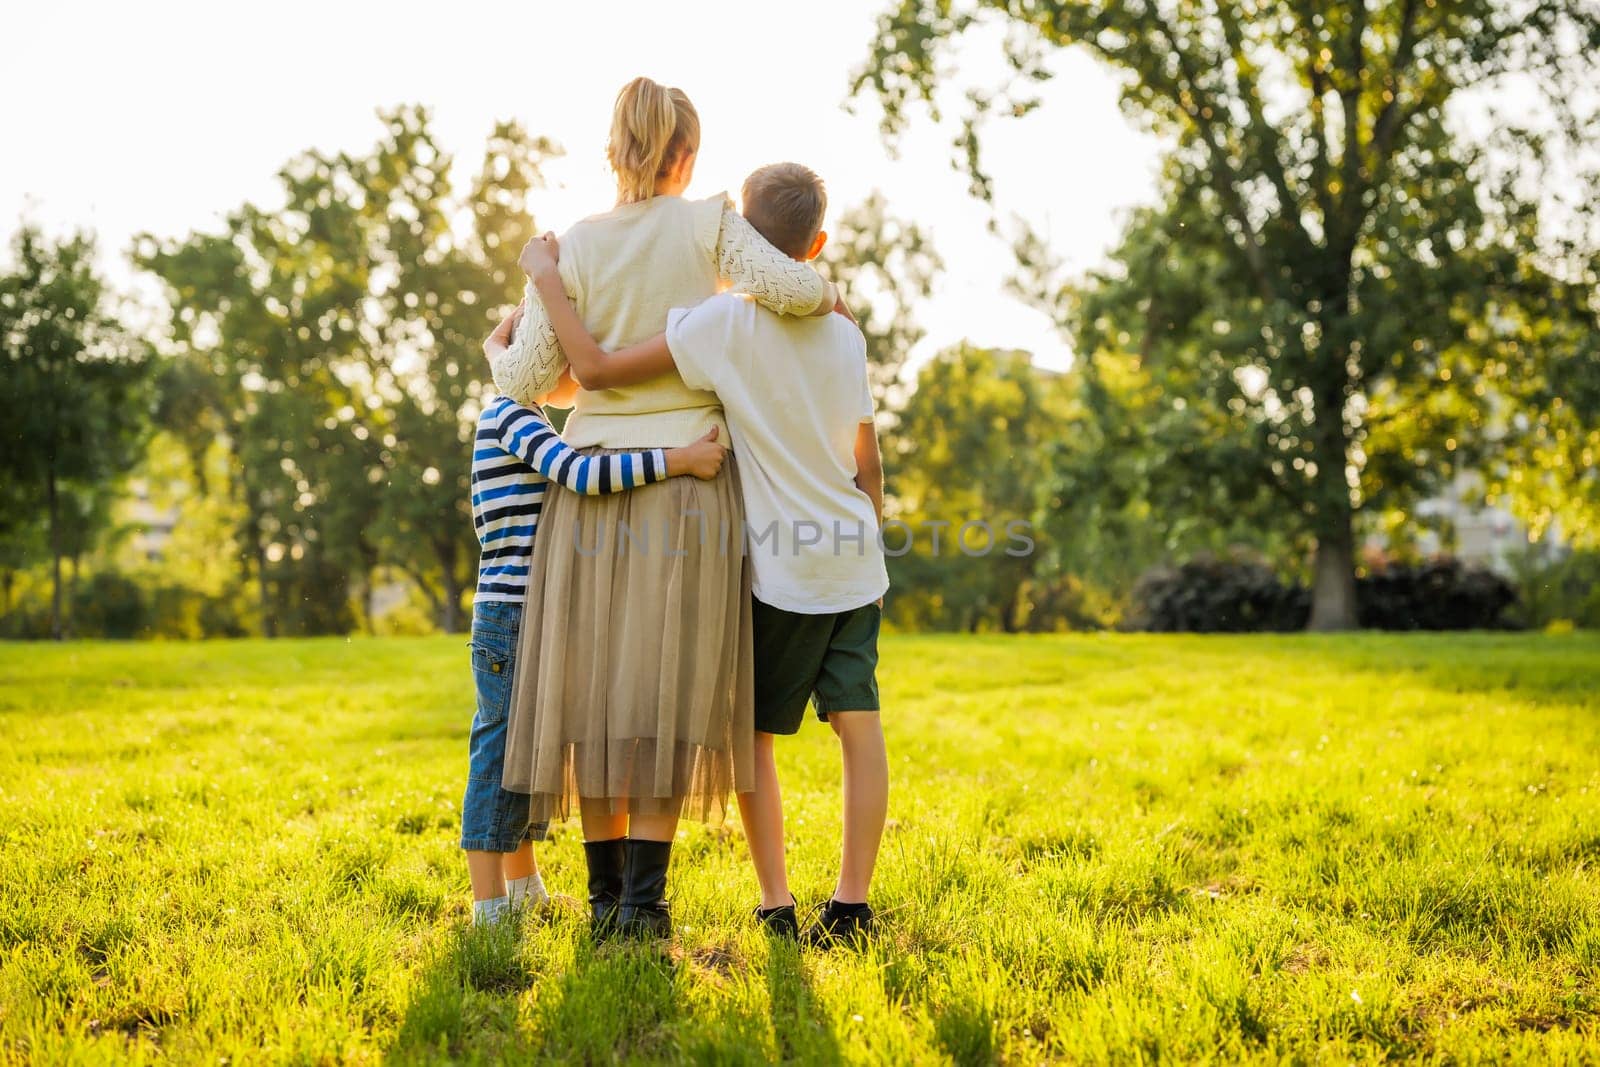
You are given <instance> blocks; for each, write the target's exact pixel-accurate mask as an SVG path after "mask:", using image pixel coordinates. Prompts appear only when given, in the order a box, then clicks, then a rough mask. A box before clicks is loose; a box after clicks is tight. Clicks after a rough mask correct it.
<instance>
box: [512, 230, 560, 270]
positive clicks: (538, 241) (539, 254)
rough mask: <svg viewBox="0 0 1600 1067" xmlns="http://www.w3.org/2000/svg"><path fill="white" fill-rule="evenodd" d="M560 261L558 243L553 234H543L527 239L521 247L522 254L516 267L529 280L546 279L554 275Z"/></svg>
mask: <svg viewBox="0 0 1600 1067" xmlns="http://www.w3.org/2000/svg"><path fill="white" fill-rule="evenodd" d="M560 260H561V244H560V242H559V241H557V240H556V235H555V234H553V233H545V234H541V235H540V236H538V237H530V238H528V243H527V244H525V245H523V246H522V254H521V255H520V256H518V257H517V266H519V267H521V268H522V272H523V273H524V274H526V275H527V276H528V277H530V278H539V277H548V276H550V275H554V274H555V273H556V264H557V263H559V262H560Z"/></svg>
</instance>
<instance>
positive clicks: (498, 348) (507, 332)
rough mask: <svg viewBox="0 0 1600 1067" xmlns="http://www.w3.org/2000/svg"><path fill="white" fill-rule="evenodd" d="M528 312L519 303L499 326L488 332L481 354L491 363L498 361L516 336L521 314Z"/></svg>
mask: <svg viewBox="0 0 1600 1067" xmlns="http://www.w3.org/2000/svg"><path fill="white" fill-rule="evenodd" d="M527 310H528V305H527V304H526V303H520V304H518V305H517V306H516V309H515V310H513V311H512V312H511V314H509V315H507V316H506V317H505V318H503V319H501V320H500V324H499V325H498V326H496V327H495V328H494V330H493V331H491V332H490V334H489V336H488V337H486V338H484V341H483V354H484V355H485V356H487V357H488V358H489V362H490V363H493V362H494V361H495V360H496V359H499V358H500V356H501V355H502V354H504V352H505V350H506V349H508V348H510V347H511V338H512V337H514V336H516V333H517V324H518V323H520V322H521V321H522V316H523V313H524V312H526V311H527Z"/></svg>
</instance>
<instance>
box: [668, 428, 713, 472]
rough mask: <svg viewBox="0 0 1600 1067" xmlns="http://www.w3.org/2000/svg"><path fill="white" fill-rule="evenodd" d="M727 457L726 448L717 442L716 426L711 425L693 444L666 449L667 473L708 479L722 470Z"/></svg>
mask: <svg viewBox="0 0 1600 1067" xmlns="http://www.w3.org/2000/svg"><path fill="white" fill-rule="evenodd" d="M727 458H728V450H727V449H726V448H723V447H722V446H721V445H719V444H717V428H716V427H715V426H713V427H711V429H710V431H709V432H707V433H706V435H705V436H704V437H702V438H700V440H698V441H696V442H695V443H694V444H692V445H684V446H683V447H682V448H669V449H667V473H668V474H669V475H672V476H674V477H676V476H677V475H679V474H692V475H694V476H695V477H696V478H699V479H700V480H702V481H709V480H711V479H712V478H715V477H716V476H717V473H718V472H719V471H721V470H722V464H723V462H724V461H725V460H726V459H727Z"/></svg>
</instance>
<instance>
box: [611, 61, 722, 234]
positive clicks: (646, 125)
mask: <svg viewBox="0 0 1600 1067" xmlns="http://www.w3.org/2000/svg"><path fill="white" fill-rule="evenodd" d="M699 150H700V114H699V112H697V111H695V109H694V105H693V104H691V103H689V98H688V97H687V96H685V95H684V93H683V90H682V89H671V88H668V87H667V86H664V85H658V84H656V83H655V82H653V81H651V80H650V79H649V78H635V79H633V81H631V82H629V83H628V84H627V85H624V86H623V87H622V91H621V92H620V93H618V94H617V103H616V106H615V107H614V108H613V109H612V112H611V137H610V139H609V140H608V141H607V142H606V159H607V160H609V161H610V163H611V169H612V170H614V171H616V174H617V203H619V204H634V203H637V202H639V201H641V200H648V199H650V198H651V197H652V196H655V195H656V182H658V181H660V180H661V179H662V178H664V177H666V175H667V171H668V170H670V169H671V168H672V166H673V164H675V163H677V161H678V160H679V159H680V158H682V156H683V154H684V153H686V152H698V151H699Z"/></svg>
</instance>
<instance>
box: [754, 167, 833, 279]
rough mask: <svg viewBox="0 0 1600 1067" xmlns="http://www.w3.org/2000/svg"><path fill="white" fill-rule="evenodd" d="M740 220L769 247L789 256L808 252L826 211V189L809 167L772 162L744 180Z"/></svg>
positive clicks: (820, 227)
mask: <svg viewBox="0 0 1600 1067" xmlns="http://www.w3.org/2000/svg"><path fill="white" fill-rule="evenodd" d="M743 196H744V217H745V218H747V219H749V220H750V225H752V226H754V227H755V228H756V231H757V232H758V233H760V234H761V236H763V237H765V238H766V239H767V240H769V241H771V242H772V244H773V247H774V248H776V249H778V251H780V252H786V253H788V254H789V255H791V256H803V255H805V254H806V253H807V252H809V251H811V242H812V241H814V240H816V237H817V232H818V231H819V230H821V229H822V216H823V213H824V212H826V211H827V210H828V190H827V187H826V186H824V185H823V184H822V179H821V178H819V177H817V175H816V173H815V172H814V171H813V170H812V169H811V168H810V167H802V166H801V165H800V164H798V163H773V164H770V165H768V166H765V167H762V168H761V169H760V170H758V171H756V172H755V173H753V174H751V175H750V177H748V178H746V179H745V180H744V190H743Z"/></svg>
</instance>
